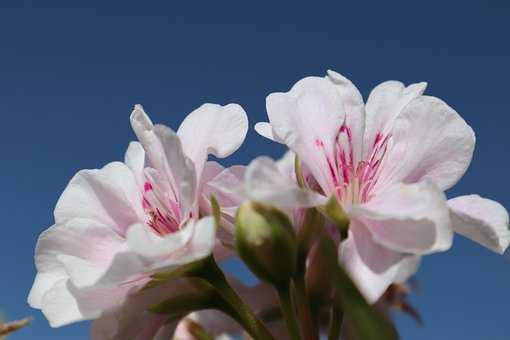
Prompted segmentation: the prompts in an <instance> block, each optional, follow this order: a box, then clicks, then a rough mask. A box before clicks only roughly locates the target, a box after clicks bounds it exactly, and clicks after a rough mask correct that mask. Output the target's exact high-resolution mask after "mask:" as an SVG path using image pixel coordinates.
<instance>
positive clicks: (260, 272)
mask: <svg viewBox="0 0 510 340" xmlns="http://www.w3.org/2000/svg"><path fill="white" fill-rule="evenodd" d="M235 240H236V248H237V252H238V253H239V256H240V257H241V259H242V260H243V261H244V262H245V263H246V265H247V266H248V267H249V268H250V269H251V271H252V272H253V273H254V274H255V275H257V277H258V278H260V279H261V280H264V281H266V282H269V283H271V284H273V285H275V286H282V285H286V284H288V282H289V280H290V279H291V277H292V276H293V275H294V271H295V270H296V260H297V242H296V234H295V232H294V228H293V227H292V224H291V222H290V221H289V218H288V217H287V215H286V214H285V213H284V212H282V211H280V210H278V209H277V208H275V207H272V206H268V205H264V204H260V203H255V202H246V203H244V204H243V205H241V206H240V207H239V209H238V211H237V216H236V226H235Z"/></svg>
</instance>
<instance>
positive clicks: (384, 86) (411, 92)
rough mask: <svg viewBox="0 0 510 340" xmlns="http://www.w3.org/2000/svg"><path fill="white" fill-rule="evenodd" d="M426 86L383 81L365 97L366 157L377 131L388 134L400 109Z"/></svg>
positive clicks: (424, 84) (423, 84) (421, 92)
mask: <svg viewBox="0 0 510 340" xmlns="http://www.w3.org/2000/svg"><path fill="white" fill-rule="evenodd" d="M426 88H427V83H424V82H422V83H416V84H411V85H409V86H407V87H406V86H405V85H404V84H402V83H401V82H399V81H394V80H390V81H385V82H383V83H381V84H379V85H377V86H376V87H375V88H374V89H373V90H372V92H370V95H369V96H368V99H367V104H366V107H365V111H366V122H365V136H364V155H365V157H368V156H369V155H370V151H371V148H372V146H373V145H374V141H375V139H376V135H377V133H383V134H388V133H390V132H391V128H392V127H393V123H394V121H395V119H396V118H397V116H398V115H399V114H400V112H401V111H402V109H403V108H404V107H405V106H406V105H407V104H409V103H410V102H411V101H412V100H413V99H415V98H418V97H419V96H421V95H422V94H423V92H424V91H425V89H426Z"/></svg>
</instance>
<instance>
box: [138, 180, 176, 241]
mask: <svg viewBox="0 0 510 340" xmlns="http://www.w3.org/2000/svg"><path fill="white" fill-rule="evenodd" d="M142 207H143V210H144V211H145V214H146V216H147V220H146V223H147V225H148V226H149V227H150V228H151V229H152V230H153V231H154V232H156V233H157V234H159V235H166V234H169V233H173V232H176V231H177V230H179V227H180V225H181V221H182V219H181V211H180V204H179V202H178V201H176V200H174V199H173V198H172V197H170V195H168V194H167V193H165V192H163V191H161V190H158V188H157V187H156V186H154V185H153V184H152V183H151V182H149V181H146V182H145V184H144V187H143V198H142Z"/></svg>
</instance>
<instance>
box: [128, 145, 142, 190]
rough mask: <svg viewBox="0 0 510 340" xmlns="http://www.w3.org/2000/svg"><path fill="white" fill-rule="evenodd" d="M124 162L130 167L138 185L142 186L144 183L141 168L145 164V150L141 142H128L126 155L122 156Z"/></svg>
mask: <svg viewBox="0 0 510 340" xmlns="http://www.w3.org/2000/svg"><path fill="white" fill-rule="evenodd" d="M124 163H125V164H126V165H127V167H128V168H130V169H131V171H132V172H133V174H134V176H135V178H136V180H137V182H138V185H139V186H140V187H141V188H142V187H143V183H144V178H143V169H144V168H145V166H146V160H145V151H144V150H143V146H142V144H140V143H139V142H131V143H129V146H128V149H127V151H126V155H125V156H124Z"/></svg>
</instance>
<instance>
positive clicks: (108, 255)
mask: <svg viewBox="0 0 510 340" xmlns="http://www.w3.org/2000/svg"><path fill="white" fill-rule="evenodd" d="M124 249H125V241H124V239H123V238H121V237H120V236H119V235H118V234H117V233H116V232H115V230H113V229H111V228H109V227H107V226H104V225H101V224H99V223H97V222H96V221H93V220H87V219H73V220H69V221H67V222H66V223H65V224H64V225H54V226H52V227H51V228H49V229H48V230H46V231H45V232H43V233H42V234H41V235H40V236H39V240H38V242H37V247H36V252H35V253H36V254H35V263H36V266H37V269H38V271H39V272H40V273H47V274H46V275H50V276H51V275H57V276H58V275H60V273H61V271H62V270H65V272H66V274H67V275H68V276H69V277H70V278H71V280H72V281H73V282H74V283H75V284H76V285H78V286H87V285H90V284H93V283H94V282H96V281H97V280H98V279H99V277H100V276H101V275H102V274H103V271H104V270H105V269H106V268H108V266H109V264H110V262H111V261H112V260H113V257H114V256H115V254H116V253H119V252H122V251H123V250H124Z"/></svg>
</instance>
